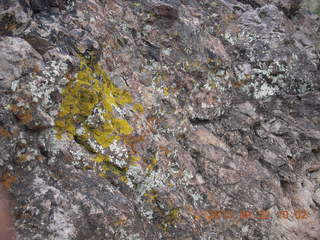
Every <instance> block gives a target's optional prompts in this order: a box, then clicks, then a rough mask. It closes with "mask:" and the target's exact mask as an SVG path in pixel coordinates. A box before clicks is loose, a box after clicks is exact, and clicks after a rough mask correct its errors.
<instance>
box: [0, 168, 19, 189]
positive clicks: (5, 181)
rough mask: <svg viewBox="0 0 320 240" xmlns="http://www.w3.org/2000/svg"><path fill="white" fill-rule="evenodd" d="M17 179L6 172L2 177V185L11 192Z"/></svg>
mask: <svg viewBox="0 0 320 240" xmlns="http://www.w3.org/2000/svg"><path fill="white" fill-rule="evenodd" d="M16 180H17V178H16V177H15V176H12V175H11V174H10V173H8V172H6V173H4V174H3V175H2V176H1V184H2V185H3V186H4V187H5V188H6V189H7V190H9V189H10V188H11V186H12V184H13V183H14V182H16Z"/></svg>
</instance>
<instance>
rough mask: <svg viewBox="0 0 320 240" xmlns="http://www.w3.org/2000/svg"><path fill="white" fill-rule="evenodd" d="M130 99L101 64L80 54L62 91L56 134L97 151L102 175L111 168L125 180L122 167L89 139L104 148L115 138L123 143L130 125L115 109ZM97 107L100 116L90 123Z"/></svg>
mask: <svg viewBox="0 0 320 240" xmlns="http://www.w3.org/2000/svg"><path fill="white" fill-rule="evenodd" d="M131 103H132V97H131V94H130V93H129V92H128V91H126V90H124V89H120V88H118V87H116V86H115V85H114V84H113V83H112V81H111V80H110V78H109V77H108V76H107V74H106V73H105V71H104V70H103V69H102V68H101V66H99V65H98V64H95V65H92V64H90V63H89V62H88V61H87V60H85V59H83V58H82V59H81V62H80V70H79V72H78V73H77V75H76V76H75V77H73V78H69V82H68V84H67V85H66V87H65V89H64V91H63V93H62V101H61V107H60V111H59V113H58V117H57V119H56V121H55V129H56V132H57V137H58V138H60V137H61V136H62V134H66V135H67V136H69V137H70V138H73V139H75V140H76V141H77V142H78V143H80V144H82V145H83V146H85V147H86V148H87V149H88V150H90V151H91V152H93V153H97V156H96V157H95V158H94V159H93V160H94V161H95V162H96V163H97V164H101V167H100V169H102V170H103V171H102V172H100V173H99V174H100V175H101V176H106V172H108V171H111V172H112V173H114V174H115V175H117V176H119V177H120V180H121V181H124V182H126V181H127V180H126V178H125V173H124V172H123V171H124V170H121V169H118V168H117V167H116V166H113V164H112V163H111V162H110V161H109V157H108V156H106V155H104V154H102V153H101V152H100V150H96V149H99V148H95V149H93V147H92V143H93V144H96V145H100V146H101V147H103V148H108V147H109V146H110V145H111V144H112V143H113V142H114V141H115V140H122V141H123V142H124V143H125V140H124V138H125V137H126V136H131V134H132V132H133V129H132V127H131V126H130V124H129V123H128V122H127V120H126V119H124V118H119V117H115V109H116V108H123V107H125V105H126V104H131ZM142 109H143V108H142ZM139 110H140V111H141V107H139ZM97 111H98V112H99V114H100V115H99V116H98V118H99V120H98V121H97V123H96V122H95V123H90V119H89V117H93V118H94V117H96V116H95V115H94V114H95V113H96V112H97ZM89 142H91V144H89ZM130 159H131V158H130V157H129V158H128V160H130Z"/></svg>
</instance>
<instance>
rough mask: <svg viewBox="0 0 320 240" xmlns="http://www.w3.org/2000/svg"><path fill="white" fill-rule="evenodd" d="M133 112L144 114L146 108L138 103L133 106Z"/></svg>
mask: <svg viewBox="0 0 320 240" xmlns="http://www.w3.org/2000/svg"><path fill="white" fill-rule="evenodd" d="M133 111H135V112H138V113H144V108H143V106H142V104H140V103H137V104H134V105H133Z"/></svg>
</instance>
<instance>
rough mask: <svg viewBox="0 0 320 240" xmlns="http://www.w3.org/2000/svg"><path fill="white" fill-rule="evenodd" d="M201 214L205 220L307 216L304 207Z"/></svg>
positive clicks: (297, 217) (213, 211)
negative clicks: (273, 211)
mask: <svg viewBox="0 0 320 240" xmlns="http://www.w3.org/2000/svg"><path fill="white" fill-rule="evenodd" d="M203 215H204V216H205V218H206V220H208V221H212V220H222V219H226V220H227V219H243V220H244V219H259V220H269V219H272V218H274V217H277V218H281V219H289V218H295V219H297V220H304V219H307V218H308V217H309V213H308V212H307V211H306V210H304V209H296V210H293V211H287V210H279V211H277V212H275V213H271V212H270V211H268V210H256V211H252V210H240V211H234V210H207V211H203Z"/></svg>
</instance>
